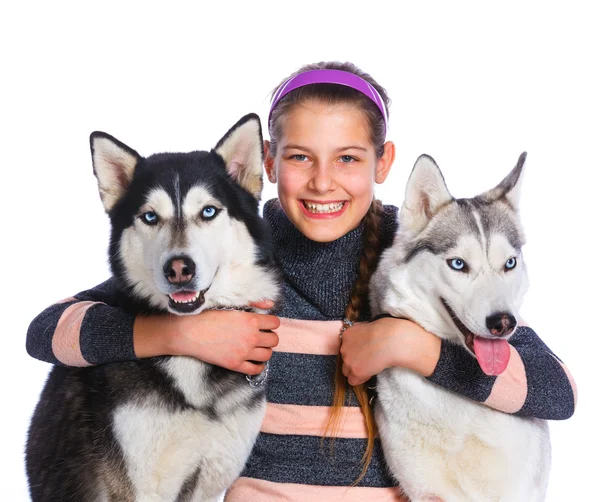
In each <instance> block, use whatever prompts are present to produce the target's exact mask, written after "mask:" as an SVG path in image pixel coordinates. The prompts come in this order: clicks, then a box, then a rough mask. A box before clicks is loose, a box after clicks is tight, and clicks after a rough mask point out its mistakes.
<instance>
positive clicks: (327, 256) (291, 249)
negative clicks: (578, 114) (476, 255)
mask: <svg viewBox="0 0 600 502" xmlns="http://www.w3.org/2000/svg"><path fill="white" fill-rule="evenodd" d="M396 215H397V208H395V207H393V206H386V207H385V214H384V218H383V224H382V230H381V231H382V233H381V238H382V243H383V245H384V247H385V246H389V245H391V242H392V240H393V236H394V234H395V230H396ZM264 217H265V218H266V220H267V221H268V223H269V224H270V226H271V227H272V230H273V236H274V241H275V243H274V244H275V254H276V260H277V262H278V265H279V266H280V267H281V269H282V271H283V277H284V285H283V301H282V302H281V303H280V304H279V305H278V308H277V311H276V312H275V313H276V314H277V315H278V316H279V317H280V319H281V327H280V328H279V329H278V330H277V332H278V334H279V339H280V342H279V345H278V346H277V347H276V349H275V351H274V353H273V357H272V359H271V369H270V371H269V380H268V384H267V413H266V417H265V420H264V422H263V425H262V428H261V433H260V435H259V437H258V440H257V443H256V446H255V448H254V450H253V452H252V455H251V457H250V459H249V461H248V463H247V465H246V468H245V470H244V472H243V473H242V477H240V479H238V481H237V482H236V483H235V484H234V485H233V487H232V488H231V489H230V491H229V492H228V494H227V497H226V500H227V501H228V502H237V501H242V500H243V501H253V500H261V501H266V500H292V501H296V500H297V501H300V500H303V501H304V500H309V499H311V498H312V499H313V500H338V499H342V498H343V500H350V501H351V500H359V499H360V500H361V501H363V500H369V501H377V500H382V501H383V500H390V501H391V500H403V499H402V497H401V495H400V494H399V490H398V489H397V488H396V487H394V481H393V479H392V478H391V477H390V475H389V473H388V472H387V469H386V466H385V463H384V460H383V455H382V451H381V445H380V443H379V441H378V440H376V444H375V452H374V456H373V460H372V461H371V464H370V465H369V469H368V471H367V474H366V476H365V477H364V478H363V479H362V480H361V482H360V483H359V484H358V485H357V486H354V487H350V485H352V483H353V482H354V481H355V480H356V479H357V477H358V475H359V473H360V471H361V464H360V459H361V458H362V454H363V452H364V449H365V446H366V429H365V426H364V422H363V419H362V415H361V412H360V409H359V408H358V403H357V402H356V400H355V398H354V396H353V395H351V396H350V400H349V402H348V403H347V406H346V408H345V409H344V414H343V420H342V425H341V429H340V431H339V433H338V437H336V439H335V442H334V443H333V450H331V449H330V446H331V443H330V442H329V441H327V440H325V441H323V439H322V436H323V433H324V428H325V424H326V421H327V417H328V415H329V411H330V408H329V407H330V405H331V402H332V396H333V375H334V369H335V355H336V353H337V350H338V347H339V336H338V335H339V330H340V328H341V318H342V317H343V313H344V308H345V306H346V302H347V300H348V298H349V296H350V291H351V288H352V285H353V284H354V282H355V280H356V277H357V275H358V262H359V259H360V255H361V253H362V233H363V227H362V226H359V227H358V228H357V229H355V230H353V231H351V232H349V233H348V234H346V235H345V236H343V237H342V238H340V239H338V240H337V241H334V242H329V243H318V242H314V241H311V240H309V239H307V238H306V237H304V235H302V234H301V233H300V232H299V231H298V230H297V229H296V228H295V227H294V226H293V225H292V224H291V222H290V221H289V220H288V219H287V217H286V216H285V214H284V213H283V211H282V210H281V208H280V206H279V203H278V202H277V201H276V200H272V201H269V202H267V203H266V204H265V207H264ZM361 320H368V312H364V313H363V316H362V319H361ZM133 321H134V318H133V317H132V316H131V315H129V314H127V313H125V312H124V311H122V310H121V309H120V308H119V305H118V304H117V295H116V291H115V284H114V282H113V281H112V280H109V281H107V282H105V283H103V284H101V285H99V286H97V287H95V288H93V289H91V290H89V291H85V292H83V293H80V294H78V295H75V297H73V298H69V299H67V300H64V301H63V302H60V303H58V304H55V305H53V306H51V307H49V308H48V309H46V310H45V311H44V312H42V313H41V314H40V315H39V316H38V317H36V318H35V319H34V320H33V321H32V323H31V325H30V327H29V330H28V333H27V350H28V352H29V353H30V354H31V355H32V356H33V357H36V358H38V359H41V360H44V361H48V362H51V363H55V364H65V365H73V366H85V365H90V364H99V363H105V362H112V361H123V360H132V359H135V354H134V351H133ZM510 343H511V345H512V347H511V351H512V354H511V358H510V363H509V366H508V368H507V370H506V371H505V372H503V373H502V374H501V375H500V376H497V377H495V376H487V375H485V374H483V372H481V370H480V369H479V366H478V365H477V362H476V361H475V359H474V358H472V357H470V356H469V355H468V354H467V353H466V352H465V351H464V350H463V349H462V348H461V347H457V346H455V345H453V344H451V343H447V342H445V341H443V342H442V351H441V354H440V359H439V362H438V364H437V367H436V369H435V371H434V373H433V375H432V376H431V377H430V378H429V380H430V381H432V382H433V383H435V384H437V385H440V386H442V387H445V388H447V389H450V390H452V391H455V392H458V393H460V394H462V395H464V396H466V397H468V398H470V399H473V400H475V401H478V402H482V403H484V404H486V405H488V406H490V407H492V408H495V409H498V410H501V411H504V412H507V413H514V414H517V415H521V416H535V417H538V418H545V419H565V418H568V417H569V416H571V415H572V413H573V411H574V407H575V401H576V390H575V385H574V382H573V380H572V378H571V376H570V374H569V372H568V370H567V369H566V367H565V366H564V365H563V364H562V362H561V361H560V359H558V357H556V356H555V355H554V354H553V353H552V352H551V351H550V349H549V348H548V347H547V346H546V345H545V344H544V343H543V342H542V340H541V339H540V338H539V337H538V336H537V335H536V334H535V332H534V331H533V330H531V329H530V328H526V327H520V328H518V330H517V332H516V333H515V335H514V336H513V337H512V338H511V340H510ZM332 452H333V453H332Z"/></svg>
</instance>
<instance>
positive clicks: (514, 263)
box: [504, 256, 517, 270]
mask: <svg viewBox="0 0 600 502" xmlns="http://www.w3.org/2000/svg"><path fill="white" fill-rule="evenodd" d="M516 266H517V259H516V258H515V257H514V256H513V257H512V258H509V259H508V260H506V264H505V265H504V268H505V269H506V270H512V269H513V268H515V267H516Z"/></svg>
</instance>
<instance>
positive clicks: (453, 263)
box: [446, 258, 469, 272]
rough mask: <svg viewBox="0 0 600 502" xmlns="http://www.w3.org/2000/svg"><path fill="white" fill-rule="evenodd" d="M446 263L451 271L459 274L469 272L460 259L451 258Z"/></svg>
mask: <svg viewBox="0 0 600 502" xmlns="http://www.w3.org/2000/svg"><path fill="white" fill-rule="evenodd" d="M446 263H447V264H448V266H449V267H450V268H451V269H452V270H458V271H459V272H467V271H468V270H469V267H468V266H467V264H466V263H465V262H464V260H461V259H460V258H451V259H449V260H446Z"/></svg>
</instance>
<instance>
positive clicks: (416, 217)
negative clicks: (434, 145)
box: [400, 155, 453, 234]
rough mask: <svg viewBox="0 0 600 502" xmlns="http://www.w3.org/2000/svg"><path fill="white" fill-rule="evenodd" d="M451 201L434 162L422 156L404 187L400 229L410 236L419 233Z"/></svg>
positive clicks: (427, 156) (450, 196)
mask: <svg viewBox="0 0 600 502" xmlns="http://www.w3.org/2000/svg"><path fill="white" fill-rule="evenodd" d="M452 200H453V198H452V195H450V192H449V191H448V188H447V187H446V182H445V181H444V177H443V176H442V172H441V171H440V168H439V167H438V166H437V164H436V163H435V160H433V159H432V158H431V157H430V156H429V155H421V156H420V157H419V158H418V159H417V162H416V163H415V166H414V167H413V170H412V173H411V174H410V177H409V179H408V183H407V185H406V194H405V197H404V204H403V205H402V211H401V212H400V227H401V228H404V229H406V230H409V231H410V232H411V233H415V234H416V233H418V232H420V231H421V230H423V229H424V228H425V226H426V225H427V224H428V223H429V221H430V220H431V218H433V216H434V215H435V214H436V213H437V211H438V210H439V209H440V208H441V207H442V206H443V205H445V204H447V203H448V202H450V201H452Z"/></svg>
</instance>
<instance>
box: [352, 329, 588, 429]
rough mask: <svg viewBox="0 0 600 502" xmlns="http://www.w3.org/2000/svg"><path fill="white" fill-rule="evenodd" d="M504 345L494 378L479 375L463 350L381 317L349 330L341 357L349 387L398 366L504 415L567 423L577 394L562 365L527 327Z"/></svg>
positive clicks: (422, 331)
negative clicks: (505, 359) (504, 356)
mask: <svg viewBox="0 0 600 502" xmlns="http://www.w3.org/2000/svg"><path fill="white" fill-rule="evenodd" d="M509 343H510V345H511V356H510V361H509V364H508V367H507V368H506V370H505V371H504V372H503V373H502V374H500V375H498V376H488V375H486V374H484V373H483V371H481V368H480V367H479V365H478V363H477V361H476V359H475V358H474V357H472V356H471V355H470V354H468V353H467V352H466V350H465V349H464V348H463V347H460V346H458V345H456V344H453V343H451V342H448V341H445V340H441V339H439V338H438V337H436V336H435V335H432V334H431V333H429V332H427V331H425V330H424V329H423V328H421V327H419V326H418V325H416V324H415V323H413V322H410V321H406V320H402V319H393V318H383V319H378V320H376V321H374V322H372V323H361V324H358V325H356V326H354V327H352V328H349V329H348V330H346V332H344V337H343V343H342V347H341V349H340V352H341V353H342V358H343V360H344V369H343V371H344V374H345V375H346V376H348V381H349V383H350V384H351V385H357V384H359V383H362V382H364V381H366V380H368V379H369V378H370V377H371V376H373V375H375V374H377V373H380V372H381V371H383V370H384V369H385V368H389V367H393V366H401V367H405V368H409V369H412V370H414V371H416V372H418V373H420V374H422V375H423V376H425V377H427V378H428V379H429V381H431V382H433V383H436V384H437V385H440V386H442V387H444V388H446V389H449V390H452V391H454V392H458V393H459V394H462V395H463V396H465V397H468V398H470V399H472V400H474V401H477V402H480V403H483V404H485V405H487V406H490V407H491V408H494V409H497V410H500V411H503V412H505V413H513V414H516V415H519V416H527V417H536V418H543V419H551V420H561V419H566V418H569V417H570V416H571V415H572V414H573V412H574V410H575V404H576V400H577V389H576V386H575V382H574V380H573V378H572V377H571V375H570V373H569V371H568V369H567V368H566V366H565V365H564V364H563V363H562V361H561V360H560V359H559V358H558V357H556V356H555V355H554V353H553V352H552V351H551V350H550V349H549V348H548V347H547V346H546V345H545V344H544V342H542V340H541V339H540V338H539V337H538V336H537V334H536V333H535V332H534V331H533V330H532V329H531V328H529V327H524V326H523V327H519V328H517V331H516V333H515V334H514V335H513V336H512V337H511V339H510V340H509Z"/></svg>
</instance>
